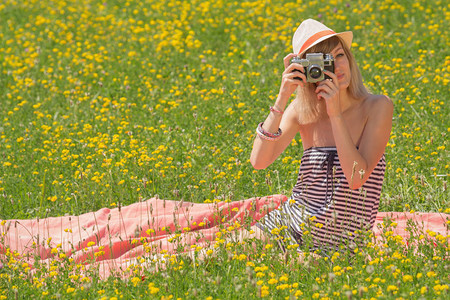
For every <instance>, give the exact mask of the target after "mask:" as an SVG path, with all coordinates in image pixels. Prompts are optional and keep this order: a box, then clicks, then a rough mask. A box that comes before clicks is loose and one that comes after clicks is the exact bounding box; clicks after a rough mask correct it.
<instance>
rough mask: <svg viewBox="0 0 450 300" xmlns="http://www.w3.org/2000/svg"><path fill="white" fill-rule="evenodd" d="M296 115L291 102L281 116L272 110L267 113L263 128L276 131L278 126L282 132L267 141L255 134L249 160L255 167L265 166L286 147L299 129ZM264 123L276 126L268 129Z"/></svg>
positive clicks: (262, 167)
mask: <svg viewBox="0 0 450 300" xmlns="http://www.w3.org/2000/svg"><path fill="white" fill-rule="evenodd" d="M297 117H298V114H297V113H296V110H295V108H294V106H293V104H292V103H291V104H290V105H289V106H288V108H287V109H286V111H285V112H284V113H283V115H282V117H281V115H280V114H278V113H274V112H272V113H270V114H269V116H268V117H267V119H266V120H265V121H264V126H263V128H264V129H265V130H266V131H269V132H276V131H277V130H278V128H280V129H281V131H282V134H281V136H280V138H279V139H277V140H276V141H268V140H265V139H262V138H261V137H259V136H258V135H256V137H255V141H254V142H253V149H252V154H251V155H250V162H251V164H252V166H253V167H254V168H255V169H265V168H267V167H268V166H270V165H271V164H272V163H273V162H274V161H275V160H276V159H277V157H278V156H280V154H281V153H283V151H284V149H286V147H287V146H288V145H289V144H290V143H291V141H292V139H293V138H294V137H295V135H296V134H297V132H299V130H300V125H299V123H298V119H297ZM266 124H268V126H267V127H268V128H277V130H274V129H272V131H270V129H266ZM277 124H279V125H277Z"/></svg>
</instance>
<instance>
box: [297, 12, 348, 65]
mask: <svg viewBox="0 0 450 300" xmlns="http://www.w3.org/2000/svg"><path fill="white" fill-rule="evenodd" d="M332 36H338V37H340V38H341V39H342V40H343V41H344V43H345V45H346V46H347V48H348V49H350V47H351V46H352V39H353V32H351V31H344V32H340V33H336V32H334V31H333V30H331V29H330V28H328V27H327V26H325V25H323V24H322V23H320V22H319V21H316V20H313V19H307V20H305V21H303V22H302V23H301V24H300V26H298V28H297V30H296V31H295V33H294V37H293V38H292V48H293V49H294V53H297V55H298V56H302V55H303V53H305V51H306V50H308V49H309V48H311V47H312V46H314V45H317V44H318V43H320V42H322V41H324V40H326V39H328V38H330V37H332Z"/></svg>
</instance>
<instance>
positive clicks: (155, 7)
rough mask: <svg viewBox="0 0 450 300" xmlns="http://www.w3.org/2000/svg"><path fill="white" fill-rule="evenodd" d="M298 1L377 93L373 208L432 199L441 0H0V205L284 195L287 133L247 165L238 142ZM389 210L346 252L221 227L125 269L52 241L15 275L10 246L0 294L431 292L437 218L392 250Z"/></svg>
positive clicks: (256, 118) (245, 134)
mask: <svg viewBox="0 0 450 300" xmlns="http://www.w3.org/2000/svg"><path fill="white" fill-rule="evenodd" d="M306 18H315V19H317V20H319V21H322V22H324V23H325V24H326V25H327V26H329V27H330V28H333V29H334V30H335V31H344V30H352V31H353V33H354V40H353V44H352V50H353V53H354V55H355V57H356V59H357V61H358V62H359V66H360V68H361V72H362V74H363V77H364V80H365V84H366V86H367V87H368V88H369V89H370V90H371V91H372V92H373V93H375V94H385V95H388V96H389V97H390V98H391V99H392V101H393V102H394V107H395V110H394V119H393V128H392V133H391V138H390V141H389V143H388V145H387V147H386V160H387V169H386V177H385V182H384V186H383V191H382V196H381V202H380V211H405V212H409V211H421V212H445V213H450V202H449V199H450V193H449V188H448V178H449V174H450V172H449V152H448V147H449V138H448V136H449V134H450V124H449V121H448V120H449V116H450V114H449V105H448V99H449V97H450V90H449V88H448V84H449V81H450V53H449V51H448V49H449V47H450V32H449V28H450V4H448V3H447V2H446V1H439V0H428V1H425V0H418V1H413V0H403V1H402V0H381V1H372V0H368V1H363V0H358V1H356V0H354V1H351V0H347V1H340V0H331V1H301V0H299V1H277V0H265V1H220V0H219V1H198V0H192V1H173V0H161V1H154V0H142V1H135V0H129V1H122V0H103V1H97V0H65V1H63V0H55V1H50V0H45V1H39V0H25V1H15V0H6V1H2V2H1V3H0V66H1V67H0V91H1V92H0V98H1V100H0V101H1V105H0V120H1V122H0V219H2V220H6V219H28V218H36V217H39V218H45V217H51V216H62V215H67V214H68V215H78V214H82V213H85V212H89V211H95V210H98V209H100V208H102V207H109V208H115V207H118V206H119V205H121V206H125V205H128V204H131V203H135V202H138V201H142V200H143V199H147V198H150V197H153V196H155V195H158V197H160V198H162V199H172V200H184V201H188V202H196V203H205V202H206V203H211V202H215V201H216V202H217V201H236V200H242V199H247V198H251V197H256V196H265V195H272V194H285V195H289V193H290V191H291V189H292V186H293V185H294V183H295V180H296V176H297V172H298V167H299V164H300V157H301V153H302V147H301V145H302V143H301V139H300V136H297V137H296V138H295V140H293V141H292V143H291V145H290V146H288V148H287V149H286V151H285V152H284V153H283V154H282V156H281V157H280V158H279V159H278V160H277V161H276V162H275V163H274V164H272V165H271V166H270V167H268V168H267V169H265V170H254V169H253V167H252V166H251V164H250V162H249V156H250V151H251V147H252V143H253V139H254V137H255V128H256V126H257V124H258V123H259V122H261V121H263V120H264V119H265V117H266V115H267V114H268V112H269V106H270V105H272V104H273V102H274V100H275V98H276V96H277V93H278V88H279V84H280V81H281V74H282V72H283V68H284V67H283V57H284V56H285V55H287V54H288V53H290V52H291V51H292V50H291V49H292V46H291V38H292V35H293V32H294V31H295V29H296V28H297V26H298V25H299V24H300V22H301V21H302V20H303V19H306ZM2 225H4V224H2ZM390 226H394V227H395V222H394V223H392V222H387V224H386V226H385V228H384V233H385V235H384V238H385V245H386V247H383V246H382V247H378V246H373V247H368V248H367V249H357V251H356V252H355V253H356V258H354V259H352V260H351V262H349V258H348V257H339V256H338V255H336V256H333V257H332V258H330V259H319V261H318V262H316V263H312V262H310V261H308V263H305V264H295V261H294V260H289V261H286V260H284V259H277V258H276V257H278V256H277V255H276V251H277V249H276V247H270V246H269V247H267V246H265V245H262V244H258V245H257V249H254V250H248V249H244V245H240V244H239V243H237V244H234V245H231V246H229V247H222V248H220V249H219V250H218V251H217V253H216V254H215V256H216V257H217V258H216V259H212V260H207V261H204V262H196V261H192V260H191V259H190V258H189V257H183V256H174V257H171V256H170V259H171V267H170V268H167V270H165V271H163V272H151V271H150V270H149V271H148V272H146V273H145V276H144V275H142V276H136V277H131V278H130V279H129V280H119V279H117V278H110V279H108V280H105V281H103V280H100V279H99V278H98V277H96V276H95V274H91V276H86V277H83V276H81V275H74V274H73V271H74V270H76V266H74V265H73V264H71V262H70V259H69V258H64V259H61V260H60V261H59V262H62V263H61V264H58V265H57V266H58V267H57V268H56V267H55V270H53V271H56V272H57V276H43V275H42V274H47V273H48V270H42V271H39V272H41V273H39V272H38V273H36V275H27V274H26V272H27V270H26V268H27V267H26V266H22V265H21V264H20V263H17V261H15V260H14V259H13V256H10V257H9V258H7V259H6V260H4V261H3V262H1V261H0V262H1V268H0V299H2V298H5V299H6V298H14V297H21V298H23V297H26V296H30V295H33V296H35V297H38V298H39V297H43V298H78V299H81V298H89V299H90V298H104V299H113V298H124V299H127V298H140V297H147V298H155V299H156V298H157V299H171V298H173V299H175V298H182V299H197V298H198V299H201V298H203V299H228V298H242V299H246V298H256V297H268V298H274V299H280V298H286V299H295V298H299V299H301V298H306V299H310V298H312V299H327V298H330V299H331V298H348V299H350V298H366V299H370V298H378V299H390V298H399V299H401V298H404V299H417V298H421V297H423V298H424V299H445V298H446V297H448V295H449V280H450V279H449V277H448V273H449V266H448V263H446V260H445V258H447V259H448V251H449V248H448V235H447V237H445V236H439V235H438V236H436V234H434V233H432V232H431V233H419V234H417V236H411V241H410V244H416V246H415V247H417V249H416V250H417V251H407V252H405V251H402V247H403V244H402V242H401V241H399V240H398V239H396V238H395V237H392V236H391V235H390V234H389V232H390V230H389V228H390ZM411 226H412V225H411ZM1 228H2V227H0V229H1ZM1 230H3V229H1ZM413 241H416V243H414V242H413ZM433 241H434V244H433ZM291 250H292V251H295V249H291ZM415 253H422V254H423V255H416V254H415ZM244 256H245V257H244ZM274 257H275V259H274ZM367 257H371V260H370V262H368V261H367V259H365V258H367ZM377 259H378V260H377ZM417 266H422V268H420V269H418V268H417ZM42 268H44V267H42ZM39 274H40V275H42V276H40V275H39Z"/></svg>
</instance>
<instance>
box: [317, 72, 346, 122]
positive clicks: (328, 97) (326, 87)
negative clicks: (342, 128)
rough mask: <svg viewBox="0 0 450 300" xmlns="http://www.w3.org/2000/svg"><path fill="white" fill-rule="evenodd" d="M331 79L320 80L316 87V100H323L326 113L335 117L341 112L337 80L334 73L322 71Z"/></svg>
mask: <svg viewBox="0 0 450 300" xmlns="http://www.w3.org/2000/svg"><path fill="white" fill-rule="evenodd" d="M324 73H325V74H326V75H328V76H329V77H330V78H331V79H325V80H322V81H320V82H319V83H318V84H317V87H316V90H315V92H316V95H317V99H318V100H321V99H322V100H324V101H325V104H326V106H327V114H328V116H329V117H330V118H331V117H336V116H339V115H340V114H341V106H340V102H339V82H338V79H337V76H336V74H334V73H332V72H329V71H324Z"/></svg>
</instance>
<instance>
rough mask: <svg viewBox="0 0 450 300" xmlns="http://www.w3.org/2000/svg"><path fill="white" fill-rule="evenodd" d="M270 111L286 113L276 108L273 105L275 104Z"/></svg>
mask: <svg viewBox="0 0 450 300" xmlns="http://www.w3.org/2000/svg"><path fill="white" fill-rule="evenodd" d="M270 111H272V112H275V113H278V114H280V115H282V114H283V113H284V111H281V110H278V109H276V108H275V107H273V106H271V107H270Z"/></svg>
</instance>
